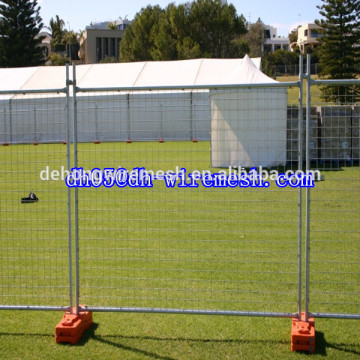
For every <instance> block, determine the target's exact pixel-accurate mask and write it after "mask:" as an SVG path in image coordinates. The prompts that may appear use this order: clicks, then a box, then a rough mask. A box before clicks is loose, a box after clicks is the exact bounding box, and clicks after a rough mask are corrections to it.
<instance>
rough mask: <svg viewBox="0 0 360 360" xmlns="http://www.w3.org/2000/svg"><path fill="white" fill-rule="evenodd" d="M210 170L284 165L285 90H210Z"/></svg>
mask: <svg viewBox="0 0 360 360" xmlns="http://www.w3.org/2000/svg"><path fill="white" fill-rule="evenodd" d="M210 99H211V116H212V120H211V163H212V167H228V166H232V167H239V166H241V167H245V168H250V167H259V166H263V167H272V166H277V165H285V163H286V116H287V90H286V89H285V88H252V89H224V90H211V91H210Z"/></svg>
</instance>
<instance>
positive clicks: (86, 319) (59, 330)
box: [55, 308, 93, 344]
mask: <svg viewBox="0 0 360 360" xmlns="http://www.w3.org/2000/svg"><path fill="white" fill-rule="evenodd" d="M75 310H76V309H75V308H74V314H70V312H68V311H67V312H66V313H65V314H64V315H63V318H62V320H61V321H60V322H59V323H58V324H57V325H56V327H55V341H56V343H57V344H59V343H63V342H66V343H70V344H76V343H78V342H79V340H80V339H81V337H82V335H83V334H84V331H85V330H87V329H88V328H89V327H90V326H91V324H92V320H93V319H92V312H90V311H81V312H79V314H77V315H76V314H75Z"/></svg>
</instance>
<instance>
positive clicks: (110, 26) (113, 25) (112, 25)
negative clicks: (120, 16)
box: [107, 21, 117, 30]
mask: <svg viewBox="0 0 360 360" xmlns="http://www.w3.org/2000/svg"><path fill="white" fill-rule="evenodd" d="M107 28H108V30H117V25H116V21H114V22H111V21H110V22H109V23H108V24H107Z"/></svg>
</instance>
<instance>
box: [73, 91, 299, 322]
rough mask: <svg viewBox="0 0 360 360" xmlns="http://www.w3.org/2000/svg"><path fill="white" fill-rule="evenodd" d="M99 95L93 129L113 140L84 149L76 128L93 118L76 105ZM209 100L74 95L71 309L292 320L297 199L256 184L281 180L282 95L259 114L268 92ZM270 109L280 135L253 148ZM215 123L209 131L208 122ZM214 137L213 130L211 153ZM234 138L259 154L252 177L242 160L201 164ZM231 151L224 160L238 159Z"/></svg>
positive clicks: (195, 95) (179, 94)
mask: <svg viewBox="0 0 360 360" xmlns="http://www.w3.org/2000/svg"><path fill="white" fill-rule="evenodd" d="M235 90H236V89H235ZM275 90H276V89H275ZM80 91H81V90H80ZM235 92H236V91H235ZM275 92H276V93H278V91H275ZM100 96H101V103H102V104H107V105H104V106H102V109H101V111H100V110H99V108H100V107H98V112H97V115H96V116H97V119H98V122H99V124H98V129H108V128H109V126H110V127H111V129H112V130H111V131H112V132H113V133H112V135H113V138H112V140H113V141H107V142H106V141H101V142H100V143H99V141H95V143H94V141H92V140H93V139H96V138H97V137H98V136H97V135H96V134H95V132H96V130H95V129H94V128H93V127H92V125H91V124H87V123H86V122H84V123H83V124H81V123H80V122H81V121H83V120H81V119H92V118H93V117H94V116H95V115H94V108H96V106H93V107H92V108H86V107H82V103H84V102H87V103H91V102H93V101H98V102H99V101H100V100H99V99H100ZM216 96H218V94H216ZM216 96H213V95H212V94H211V93H209V92H208V91H204V90H201V91H197V90H195V89H192V90H191V91H188V92H186V91H175V90H174V91H170V90H167V91H166V92H163V93H161V92H160V93H153V92H150V91H149V92H147V91H146V92H145V91H144V92H142V93H139V92H138V93H135V92H128V93H125V92H124V93H121V92H104V91H103V90H102V93H101V94H100V93H99V92H96V91H93V92H87V93H81V92H80V93H79V94H78V107H81V111H80V112H79V114H80V117H81V118H79V119H78V126H79V127H80V128H81V127H82V126H83V128H82V129H83V130H82V131H83V133H82V132H81V131H80V132H79V134H78V135H79V139H85V137H83V136H84V134H85V133H86V134H87V138H88V140H87V141H84V140H83V142H80V143H79V144H78V164H77V168H78V171H77V175H76V176H75V177H73V179H72V181H70V183H71V184H70V185H71V186H74V184H75V183H76V181H78V182H77V185H76V184H75V185H76V186H80V188H79V189H78V198H79V202H78V204H79V205H78V206H79V251H80V253H79V258H80V263H79V269H80V299H79V301H80V303H81V304H86V305H87V306H88V307H89V308H90V309H103V310H106V309H114V310H119V311H122V310H123V311H124V310H125V309H132V310H134V311H136V310H146V309H147V310H149V311H155V309H157V310H159V309H163V310H164V311H166V310H169V309H173V310H174V309H179V311H186V310H188V311H194V312H195V313H196V312H201V310H210V311H217V310H219V311H235V312H236V311H239V312H241V311H243V312H259V313H261V312H263V313H265V312H268V313H273V314H279V315H284V314H288V315H290V314H293V313H295V312H296V311H297V295H298V278H297V277H298V262H297V259H298V226H299V223H298V189H297V188H296V187H291V186H287V187H285V186H283V187H281V188H280V187H279V186H278V185H277V184H276V182H275V180H274V179H275V178H274V177H273V178H272V179H269V178H266V176H267V175H271V174H272V175H274V174H275V173H276V172H277V173H284V172H285V171H287V170H291V166H290V167H287V165H288V164H287V161H286V147H287V138H286V133H287V95H286V91H284V90H283V91H281V100H279V101H278V102H275V103H274V104H273V105H272V106H273V108H271V107H270V108H269V109H267V108H266V109H264V108H263V107H261V109H262V110H261V112H259V111H257V110H258V107H259V106H258V104H259V101H260V102H266V103H267V104H271V103H273V102H272V101H271V100H269V99H268V97H269V93H268V92H267V91H257V95H256V96H257V101H249V102H246V101H245V102H244V101H243V102H241V100H240V97H241V94H240V95H239V94H237V95H236V96H234V95H233V94H231V93H229V94H227V93H225V94H223V95H222V98H221V104H220V103H219V102H218V99H217V97H216ZM247 96H248V95H247ZM128 99H129V100H130V101H129V103H128V104H126V102H127V101H128ZM131 99H132V100H131ZM292 100H293V101H294V99H292ZM115 102H117V103H118V111H113V110H112V109H113V108H114V103H115ZM223 104H225V105H224V106H225V108H222V105H223ZM125 105H126V106H125ZM129 106H130V107H129ZM215 108H216V109H217V110H216V111H215ZM228 108H229V109H230V108H231V115H230V118H229V117H228V114H226V113H225V112H226V111H225V110H226V109H228ZM279 109H280V110H279ZM272 110H273V111H277V114H278V115H279V116H280V117H279V118H276V119H273V120H274V121H276V124H277V127H278V129H277V130H278V131H279V132H280V133H281V135H279V134H275V133H274V136H273V137H272V136H268V137H267V138H266V139H264V138H261V137H260V138H259V137H258V138H256V137H255V138H254V137H253V135H254V133H255V132H256V131H258V130H259V129H261V128H264V129H265V128H266V129H267V128H268V126H269V121H271V119H269V116H268V115H267V114H268V113H270V112H271V111H272ZM267 112H268V113H267ZM244 113H245V114H251V117H249V116H246V115H245V116H244ZM236 118H238V119H239V121H238V123H237V122H236ZM240 119H241V122H242V123H241V124H240ZM220 120H221V121H222V122H224V124H223V125H224V126H223V125H221V129H220V130H219V129H218V128H217V127H214V121H215V122H216V121H217V122H219V121H220ZM228 120H229V121H228ZM230 120H231V121H232V123H231V122H230ZM150 123H151V124H150ZM109 124H111V125H109ZM226 125H228V126H229V127H226ZM230 126H234V128H231V127H230ZM123 129H125V130H123ZM126 129H127V130H128V129H132V131H133V132H132V133H131V134H132V135H131V136H128V135H125V134H124V132H125V133H126V131H127V130H126ZM215 131H220V132H221V133H220V134H218V135H220V136H218V138H217V144H215V143H214V142H213V140H211V139H212V137H213V133H214V132H215ZM240 132H241V136H242V137H241V139H244V138H245V139H246V138H249V139H254V140H253V141H247V143H246V144H247V145H246V146H252V147H253V148H254V149H255V150H256V149H260V150H261V151H262V155H261V154H260V155H259V156H258V162H257V163H256V164H255V165H254V166H256V172H257V173H259V172H260V171H263V172H262V174H261V175H262V177H260V175H258V176H256V175H255V173H254V171H255V169H253V171H252V172H251V169H250V166H249V163H242V160H241V157H239V159H240V160H239V162H238V163H236V164H235V163H232V164H221V165H214V164H212V158H213V157H214V155H216V154H214V151H222V150H221V149H222V148H224V147H225V146H226V145H227V143H226V142H227V141H228V139H230V141H234V142H236V136H235V138H234V133H236V134H238V135H240ZM262 133H264V132H262ZM199 134H200V135H199ZM124 135H125V136H124ZM125 139H128V140H127V141H125ZM238 139H240V137H238ZM140 140H141V141H140ZM200 140H202V141H200ZM240 145H241V144H237V145H236V146H235V147H236V148H235V150H234V148H231V149H229V150H228V151H230V152H234V151H235V152H241V151H242V150H244V149H241V148H240ZM217 146H218V147H217ZM275 148H276V149H277V150H276V151H273V150H274V149H275ZM279 148H281V151H278V150H279ZM214 149H215V150H214ZM216 149H218V150H216ZM268 153H270V154H272V155H271V156H272V160H274V161H273V163H271V164H270V165H269V163H268V162H267V161H268V159H269V155H268ZM225 160H226V159H225ZM262 165H263V168H261V166H262ZM214 166H221V167H214ZM243 166H247V167H246V168H245V167H243ZM265 166H267V168H265ZM294 166H295V167H294V169H296V166H297V164H295V165H294ZM229 167H230V168H229ZM80 168H82V170H80ZM85 170H90V171H91V170H92V174H90V175H89V176H87V175H84V173H83V172H82V171H85ZM271 170H273V171H274V172H273V173H271ZM222 173H225V177H224V176H222V175H221V174H222ZM144 174H145V175H144ZM215 174H218V175H215ZM219 174H220V175H219ZM142 175H143V176H142ZM221 176H222V177H221ZM247 176H249V177H247ZM251 176H253V177H251ZM236 179H237V180H236ZM260 179H261V180H260ZM265 182H267V184H265V185H264V183H265Z"/></svg>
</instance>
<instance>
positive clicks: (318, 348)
mask: <svg viewBox="0 0 360 360" xmlns="http://www.w3.org/2000/svg"><path fill="white" fill-rule="evenodd" d="M352 346H354V345H349V344H344V343H339V344H331V343H328V342H327V341H326V340H325V336H324V333H322V332H321V331H316V332H315V354H318V355H322V356H326V355H327V353H326V349H334V350H337V351H343V352H344V353H349V354H354V355H360V351H357V350H354V349H351V347H352Z"/></svg>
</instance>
